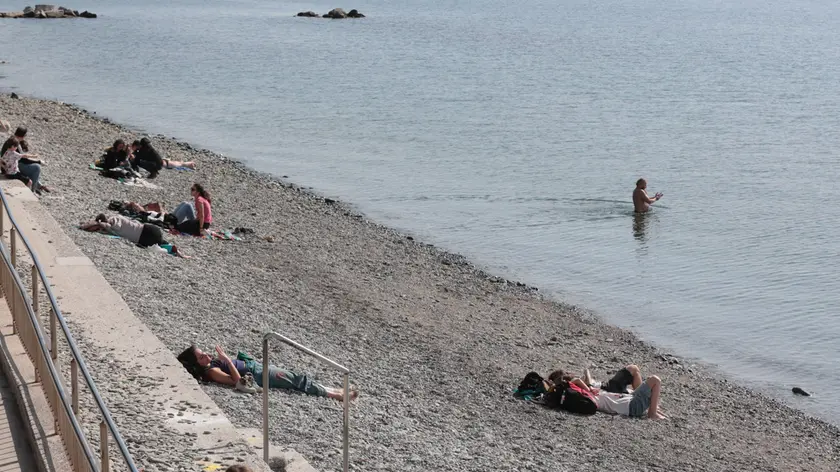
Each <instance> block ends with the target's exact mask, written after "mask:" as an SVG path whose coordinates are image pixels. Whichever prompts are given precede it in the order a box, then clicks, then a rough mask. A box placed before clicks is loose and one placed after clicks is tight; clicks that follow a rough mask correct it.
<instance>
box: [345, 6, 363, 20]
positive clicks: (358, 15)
mask: <svg viewBox="0 0 840 472" xmlns="http://www.w3.org/2000/svg"><path fill="white" fill-rule="evenodd" d="M347 17H348V18H364V17H365V15H362V14H361V13H359V10H356V9H355V8H354V9H352V10H350V13H348V14H347Z"/></svg>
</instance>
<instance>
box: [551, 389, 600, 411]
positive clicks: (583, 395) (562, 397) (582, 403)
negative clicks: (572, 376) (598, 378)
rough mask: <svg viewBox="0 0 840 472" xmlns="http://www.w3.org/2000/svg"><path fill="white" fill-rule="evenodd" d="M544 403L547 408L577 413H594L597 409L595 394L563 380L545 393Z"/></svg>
mask: <svg viewBox="0 0 840 472" xmlns="http://www.w3.org/2000/svg"><path fill="white" fill-rule="evenodd" d="M545 405H546V406H547V407H549V408H553V409H556V410H563V411H568V412H569V413H577V414H579V415H594V414H595V413H596V412H597V411H598V405H597V404H596V403H595V396H594V395H593V394H592V392H589V391H587V390H584V389H582V388H581V387H578V386H577V385H575V384H571V383H569V384H567V383H565V382H564V383H561V384H560V385H557V386H556V388H555V389H554V390H552V391H551V392H548V393H546V394H545Z"/></svg>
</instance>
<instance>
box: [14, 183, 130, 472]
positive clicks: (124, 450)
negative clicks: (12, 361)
mask: <svg viewBox="0 0 840 472" xmlns="http://www.w3.org/2000/svg"><path fill="white" fill-rule="evenodd" d="M0 200H2V201H3V207H4V209H5V210H6V217H7V218H8V219H9V222H10V223H11V224H12V227H13V228H15V229H16V230H17V234H18V236H19V237H20V239H21V241H23V245H24V246H25V247H26V250H27V252H29V256H30V257H31V258H32V263H33V265H34V266H35V267H36V268H37V271H38V277H39V278H40V279H41V282H42V285H43V286H44V291H45V292H46V294H47V297H48V298H49V301H50V305H51V306H52V310H53V316H55V318H56V320H57V321H58V323H59V325H60V326H61V330H62V331H64V336H65V338H66V340H67V344H68V346H69V347H70V352H71V353H72V355H73V358H74V359H75V360H76V364H77V365H78V367H79V370H80V371H81V373H82V377H83V378H84V379H85V383H86V384H87V386H88V388H89V389H90V393H91V395H93V399H94V401H95V402H96V406H97V407H98V408H99V412H100V413H102V418H103V420H104V421H105V424H106V425H107V426H108V429H109V430H110V431H111V435H112V436H113V438H114V442H115V443H116V444H117V447H118V448H119V449H120V453H121V454H122V456H123V459H125V462H126V465H127V466H128V469H129V471H130V472H138V469H137V466H136V465H135V464H134V459H133V458H132V457H131V453H130V452H128V447H127V446H126V445H125V441H124V440H123V438H122V436H121V435H120V433H119V430H118V429H117V425H116V424H115V423H114V419H113V418H112V417H111V412H110V410H109V409H108V407H107V406H106V405H105V402H104V401H103V400H102V396H101V395H100V394H99V390H98V389H97V388H96V383H95V382H94V381H93V378H92V377H91V375H90V372H89V371H88V368H87V364H85V360H84V357H82V354H81V352H79V347H78V346H77V345H76V341H75V339H74V338H73V335H72V334H70V328H68V326H67V321H66V320H65V319H64V315H63V314H62V313H61V309H59V308H58V302H57V301H56V299H55V296H54V295H53V293H52V290H51V289H50V284H49V282H48V280H47V277H46V275H45V274H44V269H43V267H42V266H41V262H40V261H39V260H38V256H36V255H35V251H33V250H32V246H31V245H30V244H29V240H28V239H27V238H26V236H25V235H24V234H23V233H22V232H21V231H20V228H19V225H18V223H17V221H15V218H14V216H13V215H12V212H11V209H10V208H9V202H8V201H7V200H6V194H5V192H3V191H0ZM0 218H2V215H0ZM0 244H3V243H2V239H0ZM0 252H2V253H3V259H4V260H5V262H6V263H7V264H8V266H9V267H13V268H14V266H13V265H12V264H11V260H10V259H9V256H7V255H6V251H0ZM11 272H12V274H13V275H14V278H15V282H16V283H15V285H16V286H17V287H18V290H21V294H22V295H23V297H24V299H26V298H27V296H26V293H25V291H24V290H23V289H22V287H23V282H22V281H21V280H20V276H19V275H18V273H17V268H14V270H12V271H11ZM26 308H27V313H28V314H29V317H30V320H31V321H32V323H33V324H34V325H35V326H38V321H37V318H36V316H35V313H34V311H33V310H32V306H31V305H30V304H28V303H27V304H26ZM36 331H37V332H38V342H39V344H41V349H42V353H43V354H44V356H46V358H47V359H46V360H47V362H46V364H47V365H48V366H49V370H50V376H51V377H52V378H53V381H55V382H56V385H57V390H58V393H59V397H60V398H61V403H62V405H63V406H64V409H65V410H66V411H67V415H68V417H69V418H70V421H71V423H72V424H73V430H74V432H75V433H76V436H78V437H79V438H81V439H82V443H83V445H84V449H85V455H86V456H87V458H88V461H90V462H91V467H93V470H96V467H95V464H96V459H95V458H94V456H93V453H92V452H91V451H90V446H89V445H88V444H87V441H86V440H85V434H84V432H83V431H82V429H81V426H80V425H79V422H78V420H77V419H76V415H75V413H73V407H72V406H71V405H70V403H69V400H68V399H67V394H66V392H65V391H64V387H63V384H62V382H61V377H60V376H58V373H57V370H56V368H55V364H53V362H52V359H51V358H50V356H48V355H47V352H48V351H49V349H47V347H46V344H45V341H44V339H43V336H42V334H41V332H40V330H37V329H36Z"/></svg>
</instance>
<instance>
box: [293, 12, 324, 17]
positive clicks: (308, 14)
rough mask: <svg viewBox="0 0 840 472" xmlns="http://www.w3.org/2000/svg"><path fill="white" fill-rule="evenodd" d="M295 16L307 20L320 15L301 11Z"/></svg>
mask: <svg viewBox="0 0 840 472" xmlns="http://www.w3.org/2000/svg"><path fill="white" fill-rule="evenodd" d="M297 16H305V17H307V18H318V17H320V16H321V15H319V14H317V13H315V12H314V11H302V12H299V13H298V14H297Z"/></svg>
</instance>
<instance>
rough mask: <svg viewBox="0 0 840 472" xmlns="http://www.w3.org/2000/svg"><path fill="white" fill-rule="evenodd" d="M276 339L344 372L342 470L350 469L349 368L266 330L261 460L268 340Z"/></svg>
mask: <svg viewBox="0 0 840 472" xmlns="http://www.w3.org/2000/svg"><path fill="white" fill-rule="evenodd" d="M272 338H274V339H276V340H278V341H282V342H284V343H286V344H288V345H289V346H292V347H293V348H295V349H297V350H298V351H301V352H305V353H307V354H309V355H310V356H312V357H314V358H316V359H318V360H319V361H321V362H323V363H325V364H327V365H329V366H331V367H333V368H335V369H338V370H339V371H341V373H342V374H344V402H343V403H344V405H343V407H344V427H343V428H342V429H343V431H342V443H343V449H344V464H343V465H344V468H343V470H344V472H347V471H348V470H350V369H348V368H347V367H344V366H343V365H341V364H339V363H338V362H335V361H334V360H332V359H330V358H329V357H326V356H324V355H323V354H319V353H317V352H315V351H313V350H312V349H309V348H308V347H306V346H304V345H302V344H300V343H297V342H295V341H292V340H291V339H289V338H287V337H286V336H283V335H282V334H280V333H274V332H271V331H269V332H267V333H265V335H263V339H262V348H263V371H262V389H263V418H262V420H263V460H265V462H266V463H268V389H269V379H268V340H269V339H272Z"/></svg>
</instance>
